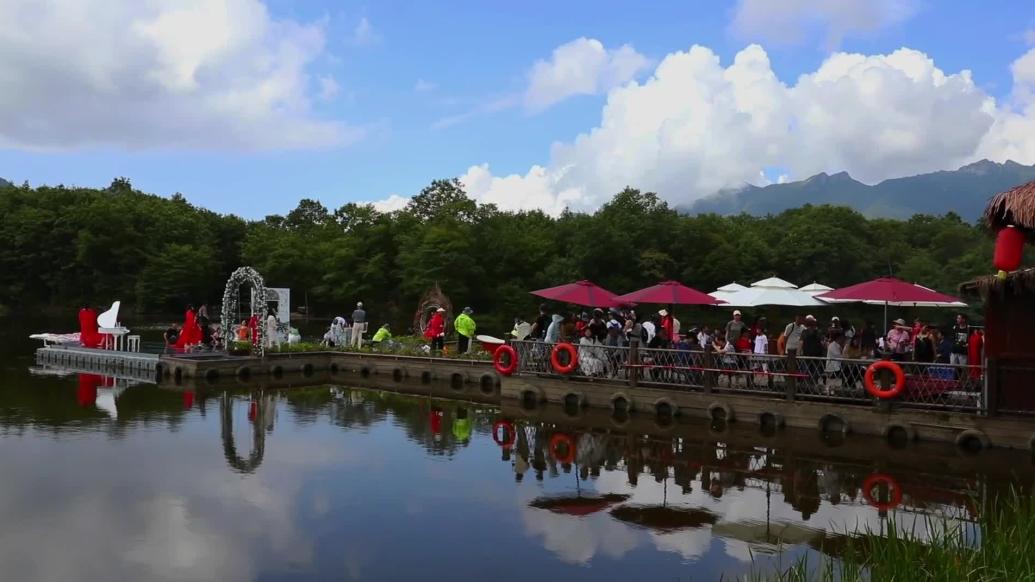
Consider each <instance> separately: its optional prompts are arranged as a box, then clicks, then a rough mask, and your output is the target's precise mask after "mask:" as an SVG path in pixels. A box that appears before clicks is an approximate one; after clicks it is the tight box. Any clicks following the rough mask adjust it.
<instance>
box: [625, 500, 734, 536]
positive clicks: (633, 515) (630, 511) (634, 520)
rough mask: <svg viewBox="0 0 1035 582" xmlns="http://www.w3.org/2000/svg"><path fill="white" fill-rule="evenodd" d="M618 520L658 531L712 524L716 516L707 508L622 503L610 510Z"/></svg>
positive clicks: (716, 519) (716, 518)
mask: <svg viewBox="0 0 1035 582" xmlns="http://www.w3.org/2000/svg"><path fill="white" fill-rule="evenodd" d="M611 515H612V516H613V517H614V518H615V519H618V520H621V521H624V522H626V523H631V524H633V525H638V526H640V527H646V528H650V529H655V530H658V531H675V530H678V529H688V528H696V527H702V526H705V525H711V524H714V523H715V522H716V521H718V519H719V518H718V516H716V515H715V514H714V513H712V512H710V511H708V510H707V509H698V508H690V507H667V506H663V505H653V506H638V505H623V506H621V507H616V508H614V509H612V510H611Z"/></svg>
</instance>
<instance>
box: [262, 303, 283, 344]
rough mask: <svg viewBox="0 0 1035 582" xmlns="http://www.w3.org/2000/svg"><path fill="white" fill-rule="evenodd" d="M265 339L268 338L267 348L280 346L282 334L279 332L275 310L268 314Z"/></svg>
mask: <svg viewBox="0 0 1035 582" xmlns="http://www.w3.org/2000/svg"><path fill="white" fill-rule="evenodd" d="M263 339H265V340H266V347H267V348H272V347H274V346H276V347H278V348H279V347H280V335H279V334H278V333H277V316H276V315H273V311H270V314H269V315H268V316H266V333H265V337H264V338H263Z"/></svg>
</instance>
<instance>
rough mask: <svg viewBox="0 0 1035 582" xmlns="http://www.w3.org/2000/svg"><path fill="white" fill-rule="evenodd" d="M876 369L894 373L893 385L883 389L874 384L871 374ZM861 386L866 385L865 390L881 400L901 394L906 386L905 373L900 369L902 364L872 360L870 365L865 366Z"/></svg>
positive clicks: (874, 372)
mask: <svg viewBox="0 0 1035 582" xmlns="http://www.w3.org/2000/svg"><path fill="white" fill-rule="evenodd" d="M878 370H890V371H891V373H892V374H894V375H895V385H894V386H892V387H891V388H888V389H886V390H885V389H883V388H880V387H878V386H877V385H876V384H874V382H873V376H874V375H875V374H876V373H877V371H878ZM863 386H866V391H867V392H869V393H870V394H871V395H872V396H874V397H876V398H881V399H883V400H887V399H889V398H894V397H896V396H898V395H899V394H901V393H902V390H904V389H905V387H906V373H905V372H903V371H902V366H899V365H898V364H896V363H895V362H891V361H888V360H881V361H879V362H874V363H872V364H870V367H868V368H866V374H865V375H864V376H863Z"/></svg>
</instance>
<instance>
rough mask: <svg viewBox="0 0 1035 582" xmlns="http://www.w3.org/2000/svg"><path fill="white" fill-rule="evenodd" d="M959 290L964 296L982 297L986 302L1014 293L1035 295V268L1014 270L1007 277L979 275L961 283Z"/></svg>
mask: <svg viewBox="0 0 1035 582" xmlns="http://www.w3.org/2000/svg"><path fill="white" fill-rule="evenodd" d="M959 291H960V295H962V296H964V297H970V298H980V299H981V300H982V301H984V302H986V303H987V302H988V301H989V300H995V299H999V300H1002V299H1005V298H1007V296H1012V295H1020V296H1024V295H1026V296H1028V297H1032V296H1035V268H1030V269H1021V270H1020V271H1014V272H1012V273H1008V274H1007V275H1006V276H1005V277H997V276H995V275H989V276H987V277H979V278H977V279H974V280H973V281H967V282H966V283H963V284H962V285H960V287H959Z"/></svg>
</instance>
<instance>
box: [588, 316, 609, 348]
mask: <svg viewBox="0 0 1035 582" xmlns="http://www.w3.org/2000/svg"><path fill="white" fill-rule="evenodd" d="M588 327H589V329H590V331H592V332H593V339H594V340H596V341H597V342H599V343H604V342H605V341H607V320H605V319H604V310H603V309H599V308H597V309H594V310H593V319H591V320H589V325H588Z"/></svg>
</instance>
